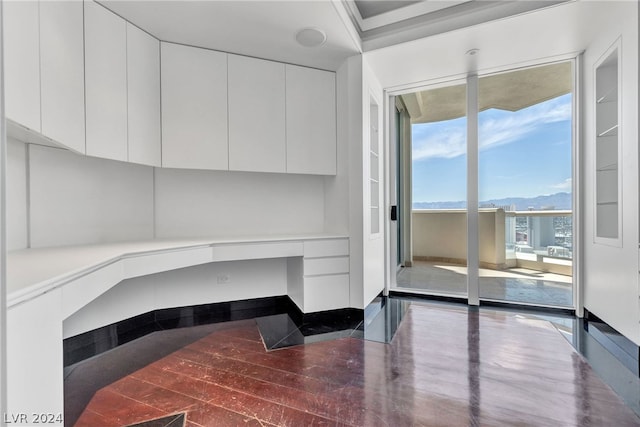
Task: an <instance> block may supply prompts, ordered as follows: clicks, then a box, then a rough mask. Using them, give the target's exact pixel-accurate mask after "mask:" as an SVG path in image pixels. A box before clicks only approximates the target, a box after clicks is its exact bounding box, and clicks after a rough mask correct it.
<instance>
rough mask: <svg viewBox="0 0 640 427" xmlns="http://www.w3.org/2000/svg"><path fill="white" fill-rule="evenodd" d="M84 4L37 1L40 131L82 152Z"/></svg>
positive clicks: (83, 147)
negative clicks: (38, 7)
mask: <svg viewBox="0 0 640 427" xmlns="http://www.w3.org/2000/svg"><path fill="white" fill-rule="evenodd" d="M83 25H84V23H83V7H82V2H79V1H42V2H40V69H41V87H42V89H41V90H42V96H41V106H42V107H41V108H42V134H43V135H45V136H47V137H49V138H51V139H52V140H54V141H57V142H58V143H60V144H63V145H65V146H67V147H69V148H70V149H72V150H74V151H77V152H80V153H84V152H85V139H84V138H85V129H84V35H83V31H84V30H83Z"/></svg>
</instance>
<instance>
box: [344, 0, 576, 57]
mask: <svg viewBox="0 0 640 427" xmlns="http://www.w3.org/2000/svg"><path fill="white" fill-rule="evenodd" d="M565 1H569V0H523V1H500V0H421V1H402V0H400V1H371V0H369V1H365V0H363V1H361V0H355V1H343V2H341V4H342V5H343V6H344V7H345V8H346V9H347V11H348V13H349V16H350V18H351V20H352V22H353V25H354V26H355V27H356V28H357V30H358V32H359V36H360V39H361V40H362V48H363V51H365V52H366V51H371V50H376V49H380V48H384V47H388V46H392V45H395V44H398V43H404V42H408V41H412V40H417V39H421V38H425V37H430V36H434V35H437V34H442V33H446V32H450V31H454V30H459V29H461V28H465V27H469V26H472V25H477V24H480V23H483V22H489V21H494V20H498V19H503V18H506V17H509V16H514V15H519V14H523V13H528V12H531V11H534V10H537V9H541V8H545V7H549V6H553V5H555V4H558V3H562V2H565Z"/></svg>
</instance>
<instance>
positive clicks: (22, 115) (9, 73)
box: [2, 1, 40, 132]
mask: <svg viewBox="0 0 640 427" xmlns="http://www.w3.org/2000/svg"><path fill="white" fill-rule="evenodd" d="M2 6H3V31H4V73H5V76H4V77H5V84H4V91H5V93H4V96H5V105H6V116H7V118H9V119H11V120H13V121H14V122H17V123H19V124H21V125H23V126H25V127H27V128H29V129H32V130H35V131H38V132H40V46H39V40H38V34H39V28H38V19H39V18H38V15H39V13H38V2H37V1H5V2H2Z"/></svg>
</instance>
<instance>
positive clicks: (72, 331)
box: [64, 258, 287, 338]
mask: <svg viewBox="0 0 640 427" xmlns="http://www.w3.org/2000/svg"><path fill="white" fill-rule="evenodd" d="M222 275H224V276H227V277H229V278H230V281H229V283H225V284H219V283H218V276H222ZM286 294H287V259H286V258H274V259H260V260H251V261H233V262H218V263H211V264H204V265H199V266H195V267H189V268H183V269H179V270H172V271H169V272H166V273H158V274H152V275H148V276H142V277H138V278H135V279H128V280H124V281H122V282H121V283H119V284H118V285H116V286H114V287H113V288H111V289H110V290H108V291H107V292H105V293H104V294H102V295H101V296H99V297H98V298H96V299H95V300H93V301H92V302H91V303H89V304H87V305H86V306H84V307H83V308H81V309H80V310H79V311H77V312H75V313H74V314H72V315H71V316H69V317H68V318H67V319H65V320H64V338H68V337H72V336H75V335H77V334H81V333H83V332H86V331H90V330H92V329H96V328H99V327H102V326H105V325H109V324H111V323H114V322H117V321H120V320H124V319H127V318H130V317H133V316H136V315H139V314H143V313H147V312H149V311H152V310H156V309H162V308H171V307H183V306H191V305H199V304H208V303H214V302H221V301H234V300H243V299H250V298H262V297H270V296H278V295H286Z"/></svg>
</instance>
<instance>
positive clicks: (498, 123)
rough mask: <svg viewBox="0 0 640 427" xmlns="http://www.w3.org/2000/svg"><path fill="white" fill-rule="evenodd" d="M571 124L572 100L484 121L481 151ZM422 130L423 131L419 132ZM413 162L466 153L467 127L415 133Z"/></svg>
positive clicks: (461, 124)
mask: <svg viewBox="0 0 640 427" xmlns="http://www.w3.org/2000/svg"><path fill="white" fill-rule="evenodd" d="M566 120H571V99H570V98H569V97H562V98H557V99H554V100H552V101H550V102H544V103H540V104H537V105H534V106H532V107H529V108H526V109H523V110H520V111H517V112H515V113H514V114H512V115H510V116H509V117H506V118H502V119H489V120H483V121H482V123H481V125H480V129H479V132H480V149H481V150H486V149H489V148H492V147H498V146H500V145H504V144H509V143H512V142H515V141H518V140H519V139H521V138H523V137H524V136H526V135H527V134H530V133H532V132H534V131H535V130H536V129H537V127H538V126H540V125H545V124H549V123H556V122H561V121H566ZM418 129H419V128H418ZM413 137H414V140H413V159H414V160H423V159H429V158H447V159H450V158H454V157H458V156H461V155H463V154H465V153H466V151H467V149H466V123H465V122H461V123H459V124H458V125H457V126H453V125H452V126H449V127H443V128H441V129H439V130H438V131H437V133H428V132H420V131H416V132H414V135H413Z"/></svg>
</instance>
